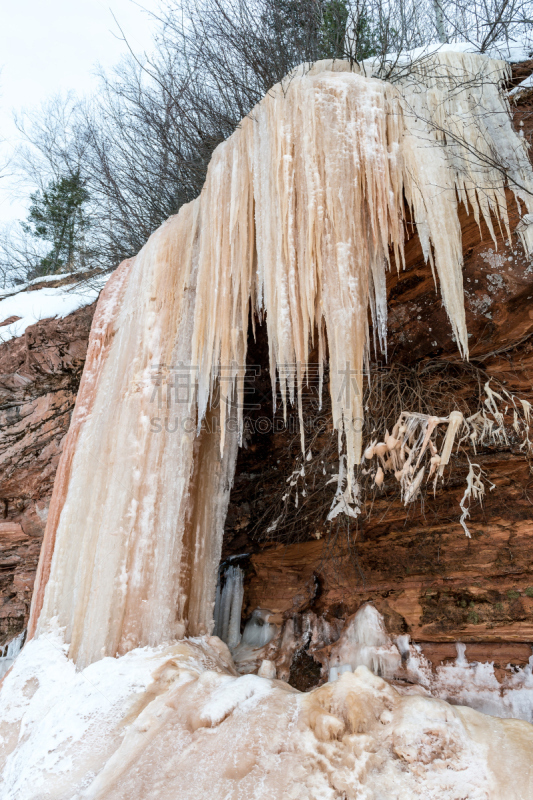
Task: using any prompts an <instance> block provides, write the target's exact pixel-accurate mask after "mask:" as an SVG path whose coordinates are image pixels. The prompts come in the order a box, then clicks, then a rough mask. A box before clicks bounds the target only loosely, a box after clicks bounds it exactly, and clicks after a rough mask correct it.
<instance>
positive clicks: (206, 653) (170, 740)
mask: <svg viewBox="0 0 533 800" xmlns="http://www.w3.org/2000/svg"><path fill="white" fill-rule="evenodd" d="M67 649H68V647H67V646H66V645H64V644H63V638H62V633H61V631H59V630H54V629H53V627H52V628H51V629H50V630H49V631H48V632H46V633H44V634H41V635H40V636H39V637H38V638H36V639H34V640H32V641H30V642H29V643H28V644H27V645H26V647H25V648H24V649H23V651H22V652H21V654H20V655H19V657H18V658H17V660H16V662H15V664H14V666H13V668H12V669H11V671H10V672H9V673H8V675H7V676H6V677H5V679H4V682H3V684H2V687H1V689H0V707H1V708H2V718H1V721H0V760H1V768H2V779H1V781H0V796H1V797H2V798H3V800H15V799H16V800H41V798H42V800H44V799H45V798H47V800H48V798H50V799H51V800H67V799H69V800H70V799H72V800H74V798H76V800H78V799H79V800H82V798H83V799H85V798H91V800H96V799H97V798H101V799H102V800H103V799H104V798H106V799H107V798H109V799H110V800H111V798H113V800H119V798H120V799H121V800H122V799H123V800H136V799H138V800H152V798H153V799H154V800H155V798H157V800H175V798H178V797H179V798H180V800H188V798H190V799H191V800H201V799H202V798H206V799H207V798H209V800H218V799H219V798H220V800H222V798H224V799H225V800H226V798H242V800H246V799H247V798H254V800H259V799H260V798H265V800H266V798H269V800H274V799H276V798H280V799H281V798H284V799H285V798H287V799H289V798H291V799H292V798H294V799H296V798H301V800H309V799H310V798H317V800H318V798H320V800H322V798H324V800H326V799H329V798H331V799H332V800H333V798H339V800H340V799H341V798H343V799H345V800H351V799H352V798H357V799H358V800H360V799H361V798H362V799H364V800H374V799H375V800H378V798H379V799H380V800H381V798H387V800H392V798H398V800H411V798H424V800H430V799H431V798H438V800H447V799H448V798H449V799H450V800H451V799H452V798H453V799H454V800H462V799H463V798H468V799H469V800H482V799H483V800H484V799H485V798H490V800H497V799H498V800H499V799H500V798H501V800H515V799H516V800H518V799H520V800H527V799H528V798H531V797H533V776H532V765H533V726H532V725H531V724H530V723H528V722H525V721H521V720H516V719H499V718H496V717H491V716H487V715H484V714H482V713H480V712H478V711H475V710H473V709H472V708H467V707H463V706H453V705H450V704H448V703H447V702H445V701H444V700H441V699H437V698H434V697H429V696H424V692H425V690H424V689H423V688H422V687H419V686H416V685H412V688H411V690H410V691H411V692H412V693H408V694H406V693H405V689H404V690H402V693H400V691H398V690H397V689H395V688H394V687H393V686H392V685H390V684H389V683H387V682H386V681H385V680H383V679H382V678H379V677H377V676H376V675H374V674H373V673H372V672H371V671H370V670H369V669H368V668H367V667H365V666H364V665H361V666H358V667H356V668H355V671H354V672H351V671H346V670H345V671H343V672H342V674H340V676H339V677H338V678H336V679H335V680H334V681H332V682H328V683H325V684H324V685H323V686H321V687H319V688H317V689H314V690H313V691H311V692H308V693H301V692H298V691H296V690H295V689H293V688H292V687H291V686H289V685H288V684H287V683H285V682H283V681H280V680H276V679H267V678H264V677H259V676H258V675H251V674H249V675H238V674H237V672H236V671H235V668H234V664H233V662H232V659H231V656H230V652H229V650H228V648H227V647H226V645H225V644H224V643H223V642H222V641H221V640H220V639H219V638H218V637H214V636H212V637H199V638H194V639H187V640H183V641H180V642H177V643H176V644H173V645H170V646H160V647H156V648H148V647H145V648H138V649H136V650H133V651H131V652H130V653H128V654H126V655H124V656H122V657H120V658H103V659H101V660H100V661H96V662H94V663H92V664H90V665H89V666H88V667H86V668H85V669H83V670H80V671H76V668H75V666H74V663H73V662H72V661H70V660H69V659H68V658H67V655H66V651H67Z"/></svg>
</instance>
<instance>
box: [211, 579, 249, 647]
mask: <svg viewBox="0 0 533 800" xmlns="http://www.w3.org/2000/svg"><path fill="white" fill-rule="evenodd" d="M221 577H223V578H224V585H223V586H222V587H221V581H220V580H219V582H218V584H217V594H216V599H215V613H214V617H215V628H214V630H213V633H214V635H215V636H218V637H219V638H220V639H222V641H223V642H226V644H227V645H228V647H229V648H230V649H233V648H234V647H236V646H237V645H238V644H239V642H240V641H241V613H242V600H243V596H244V586H243V579H244V573H243V571H242V569H241V568H240V567H228V569H227V570H225V572H224V574H223V576H221Z"/></svg>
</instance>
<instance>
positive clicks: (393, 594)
mask: <svg viewBox="0 0 533 800" xmlns="http://www.w3.org/2000/svg"><path fill="white" fill-rule="evenodd" d="M522 71H523V72H527V71H528V68H527V67H522ZM522 77H525V75H522ZM532 111H533V103H532V102H531V101H530V99H529V98H528V97H527V96H526V97H523V98H521V99H520V100H519V102H518V103H517V105H516V110H515V120H516V123H517V124H518V125H519V127H520V128H522V129H523V130H524V132H525V135H526V136H528V135H529V134H530V132H531V130H532V129H533V121H532V120H533V114H532ZM521 123H523V124H521ZM517 220H518V212H517V210H513V209H511V223H512V227H513V229H514V227H515V226H516V223H517ZM461 224H462V232H463V249H464V255H465V266H464V281H465V289H466V314H467V327H468V332H469V336H470V338H469V344H470V353H471V362H472V365H473V369H472V370H471V371H468V370H463V368H462V367H457V369H458V370H459V372H460V375H459V378H457V373H456V372H453V370H454V364H455V365H457V364H459V362H460V359H459V356H458V354H457V346H456V343H455V342H454V340H453V336H452V331H451V327H450V324H449V322H448V319H447V316H446V312H445V310H444V308H443V307H442V306H441V300H440V297H439V296H438V295H437V294H436V292H435V287H434V283H433V278H432V275H431V269H430V268H429V266H428V265H426V264H425V263H424V258H423V255H422V251H421V247H420V243H419V240H418V237H417V236H416V235H413V236H412V237H411V239H410V240H409V242H408V244H407V248H406V270H405V271H402V272H400V273H399V274H396V273H395V272H393V273H391V274H389V276H388V304H389V309H390V311H389V336H388V343H389V344H388V353H389V363H392V362H393V361H394V363H395V364H397V365H402V366H403V367H405V369H406V370H412V371H413V372H412V373H409V374H412V375H415V372H414V370H416V369H417V366H419V365H421V364H424V363H428V362H432V363H435V364H441V365H442V364H443V363H444V362H446V370H448V371H449V370H451V371H452V373H453V375H454V380H455V379H456V382H455V383H454V384H453V391H454V392H457V393H458V395H460V396H461V397H462V398H464V399H465V402H467V401H468V399H469V398H470V397H471V396H472V395H473V394H474V393H476V392H477V391H478V388H479V387H478V383H479V380H480V378H479V376H480V374H481V373H480V371H483V374H485V373H487V374H488V375H489V376H491V375H492V376H494V377H495V378H497V379H498V380H499V381H501V383H502V384H503V385H505V386H506V388H508V390H509V391H511V392H516V393H517V394H519V395H520V396H521V397H524V398H528V399H530V400H531V399H532V398H531V390H532V383H533V381H532V376H533V345H532V340H531V335H532V334H533V305H532V300H533V265H531V264H530V263H529V261H528V259H526V258H525V256H524V254H523V250H522V248H521V245H520V244H519V242H518V238H517V237H516V236H515V235H513V238H512V240H511V242H508V241H507V240H506V236H505V235H504V234H503V233H502V232H501V231H500V230H499V229H498V227H496V232H497V238H498V247H497V248H496V247H495V245H494V243H493V241H492V239H491V237H490V235H489V232H488V230H487V229H486V228H485V227H483V226H482V229H481V232H480V230H479V228H478V225H477V223H476V222H475V220H474V218H473V215H472V213H470V214H467V213H466V209H463V210H462V214H461ZM93 311H94V308H93V307H92V306H90V307H86V308H84V309H80V310H79V311H77V312H75V313H74V314H72V315H71V316H70V317H67V318H66V319H64V320H43V321H42V322H39V323H38V324H36V325H34V326H32V327H31V328H28V330H27V331H26V333H25V334H24V336H23V337H20V338H19V339H16V340H13V341H11V342H7V343H5V344H3V345H1V346H0V374H1V376H2V377H1V392H2V433H3V436H2V446H1V447H2V449H1V456H0V457H1V461H0V464H1V472H0V499H1V500H2V501H3V504H4V508H3V513H4V518H3V520H2V521H0V546H1V548H2V562H1V567H2V579H1V581H2V582H1V585H0V586H1V595H2V606H1V607H0V636H1V638H0V643H2V642H5V641H7V640H9V639H10V638H12V636H13V635H15V634H16V633H18V632H20V630H22V629H23V628H24V626H25V624H26V622H27V616H28V611H29V604H30V601H31V591H32V585H33V578H34V574H35V570H36V566H37V560H38V556H39V549H40V543H41V537H42V533H43V530H44V523H45V519H46V511H47V506H48V502H49V499H50V495H51V489H52V484H53V479H54V474H55V470H56V467H57V462H58V458H59V455H60V452H61V446H62V440H63V437H64V435H65V432H66V430H67V428H68V424H69V419H70V414H71V411H72V408H73V405H74V402H75V397H76V391H77V387H78V384H79V380H80V377H81V372H82V369H83V363H84V358H85V352H86V347H87V339H88V334H89V329H90V324H91V319H92V314H93ZM0 322H1V321H0ZM428 331H430V333H429V335H428ZM311 360H312V359H311ZM248 363H249V364H250V365H254V364H256V365H258V366H260V367H261V374H260V375H257V378H256V381H255V391H256V398H255V400H256V405H257V406H259V407H258V408H256V409H255V410H254V411H252V412H250V415H249V416H250V419H251V420H255V421H257V420H258V419H259V418H260V417H263V418H268V417H269V416H270V415H271V411H272V409H271V400H270V378H269V375H268V355H267V352H266V342H265V339H264V337H263V336H262V334H261V331H260V330H259V333H258V335H257V339H256V342H255V344H254V345H251V346H250V349H249V356H248ZM450 364H451V366H450ZM476 370H477V371H476ZM435 374H436V376H437V377H436V378H435V382H436V384H437V386H438V382H439V380H442V374H446V375H448V372H445V373H442V372H438V371H437V372H436V373H435ZM445 388H446V389H447V390H448V389H449V387H448V386H447V387H445ZM250 431H251V432H250V434H249V435H248V437H247V448H245V449H243V450H241V452H240V455H239V461H238V465H237V473H236V478H235V484H234V490H233V493H232V498H231V501H230V507H229V512H228V518H227V523H226V533H225V542H224V552H223V558H228V557H230V556H234V555H243V554H248V555H247V557H246V558H245V559H243V560H242V561H241V563H242V564H243V566H244V567H245V570H246V579H245V616H249V615H250V614H251V612H252V611H253V610H254V609H255V608H256V607H261V608H267V609H269V610H270V611H271V612H272V613H273V615H274V617H273V618H274V619H275V620H276V621H277V622H278V623H281V622H283V621H286V620H288V619H290V618H293V617H295V618H296V620H297V621H298V620H299V622H298V624H300V625H303V624H304V622H305V615H306V614H309V613H311V614H315V615H316V616H317V617H323V618H325V619H326V620H328V621H329V622H331V623H332V625H333V628H335V629H340V627H342V623H343V621H344V620H345V619H346V618H347V617H348V616H350V615H351V614H353V613H354V611H356V610H357V609H358V608H359V607H360V606H361V605H362V604H363V603H364V602H367V601H372V603H373V604H374V605H375V606H376V608H378V609H379V610H380V611H381V613H382V614H383V615H384V617H385V620H386V623H387V627H388V629H389V631H390V632H391V633H393V634H396V635H399V634H406V633H409V634H410V635H411V637H412V638H413V640H415V641H417V642H420V643H422V646H423V650H424V653H425V655H426V656H427V657H428V658H429V659H430V660H431V661H433V662H434V663H435V664H437V663H440V662H441V661H442V660H445V659H447V658H452V657H455V655H456V653H455V647H454V642H456V641H463V642H465V643H467V650H466V655H467V657H468V658H470V659H475V660H480V661H484V660H490V661H492V660H495V661H496V665H497V666H498V667H501V668H505V667H506V665H507V664H508V663H512V664H517V665H523V664H525V663H527V661H528V659H529V656H530V655H531V644H530V643H532V642H533V544H532V543H531V542H532V536H533V522H532V521H531V516H532V513H531V512H532V504H533V489H532V487H533V478H532V477H531V473H530V465H529V462H528V459H527V458H526V456H525V455H524V454H523V452H522V451H521V450H520V449H519V445H518V443H514V442H512V441H510V443H509V444H508V445H507V446H502V447H500V448H494V447H493V448H484V449H481V451H480V452H479V453H478V454H477V457H476V463H479V464H480V466H481V467H482V468H483V470H484V471H485V473H486V476H487V478H488V480H489V481H490V482H491V483H492V484H494V489H493V490H492V491H490V492H488V493H487V495H486V497H485V500H484V504H483V507H480V506H476V507H472V509H471V518H470V521H469V528H470V531H471V533H472V538H471V539H468V538H466V537H465V534H464V531H463V529H462V527H461V526H460V524H459V517H460V508H459V502H460V499H461V497H462V495H463V492H464V482H465V476H466V473H467V470H468V465H467V463H466V462H465V461H464V460H460V459H455V461H453V460H452V469H451V470H450V474H449V477H448V478H447V480H446V483H445V485H444V487H443V488H441V489H439V491H438V492H437V494H436V497H435V498H433V496H432V495H430V494H428V497H427V498H426V500H425V502H424V504H423V505H421V504H420V503H418V504H416V506H411V507H408V509H406V508H405V507H404V506H403V504H402V503H401V501H400V498H399V497H398V496H397V494H396V493H395V492H394V491H393V490H392V489H391V488H390V487H388V486H387V484H385V487H384V489H383V490H382V491H380V492H376V495H375V497H374V499H373V507H372V514H371V516H369V517H368V518H364V517H363V518H361V519H359V520H358V521H357V523H355V522H353V523H351V524H350V525H346V523H343V524H342V526H340V525H338V524H334V523H326V521H325V515H324V514H318V513H316V510H313V506H312V505H306V502H304V500H305V498H302V499H301V501H300V502H301V506H300V512H301V513H300V520H301V521H300V524H299V527H298V529H297V530H291V532H290V535H287V536H285V537H284V536H283V534H282V532H279V531H278V532H276V531H275V530H274V531H272V532H270V533H269V532H268V530H267V529H268V527H269V520H270V521H271V517H272V515H271V516H270V517H269V516H268V513H269V508H270V507H271V505H272V503H273V501H274V499H275V498H276V497H278V496H279V495H280V493H281V492H282V491H284V487H286V486H287V478H288V477H289V476H290V475H291V474H292V472H293V470H294V468H295V465H296V463H297V453H298V448H299V440H298V437H297V435H296V433H295V431H294V430H292V429H291V427H290V425H289V427H283V426H280V428H279V430H276V429H274V430H273V431H270V430H269V431H266V432H264V433H263V432H261V430H259V428H258V426H257V425H254V426H253V431H252V426H251V427H250ZM329 436H330V431H328V430H327V428H326V430H325V431H324V432H323V433H321V435H320V437H318V438H317V440H316V442H315V446H316V447H317V448H319V447H320V446H321V444H320V443H321V442H323V441H325V439H326V438H327V437H329ZM330 467H331V469H330ZM324 469H325V470H326V472H328V470H330V472H331V470H332V465H330V464H329V463H327V462H326V463H325V464H324ZM326 477H327V478H328V479H329V477H330V475H329V473H328V474H327V476H326ZM329 488H330V489H331V487H329ZM328 497H330V496H329V495H328ZM262 520H264V521H262ZM309 644H310V643H309V642H307V645H309ZM307 645H306V646H307ZM308 650H309V648H308ZM298 659H299V660H298ZM313 662H314V656H313V653H312V649H311V650H309V652H308V653H307V651H304V652H300V653H295V664H294V668H293V669H292V675H291V682H293V683H294V685H298V688H309V686H312V685H314V683H316V682H318V680H319V679H320V670H319V669H318V670H317V669H315V668H314V665H313ZM316 664H317V665H318V667H319V666H320V664H319V662H318V661H316ZM299 665H300V666H299Z"/></svg>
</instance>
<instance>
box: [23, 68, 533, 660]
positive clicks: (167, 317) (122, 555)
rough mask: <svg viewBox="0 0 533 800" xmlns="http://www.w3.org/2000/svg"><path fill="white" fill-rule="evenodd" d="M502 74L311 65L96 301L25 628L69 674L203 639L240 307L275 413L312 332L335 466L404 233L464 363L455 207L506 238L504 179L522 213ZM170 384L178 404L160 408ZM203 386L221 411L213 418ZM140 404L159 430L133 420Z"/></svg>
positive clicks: (357, 408)
mask: <svg viewBox="0 0 533 800" xmlns="http://www.w3.org/2000/svg"><path fill="white" fill-rule="evenodd" d="M372 69H377V67H376V66H375V65H372V64H366V65H364V70H366V71H367V72H368V71H369V70H370V71H371V70H372ZM506 70H507V67H506V65H505V64H504V63H503V62H497V61H491V60H490V59H487V58H485V57H483V56H476V55H472V54H466V53H441V54H436V55H433V56H431V57H429V58H427V59H425V60H424V61H423V62H422V63H421V64H420V65H418V66H417V67H416V69H415V70H414V71H413V69H412V70H411V71H410V72H409V71H407V73H406V74H405V75H402V74H401V70H400V71H399V73H398V75H393V76H392V77H393V78H394V83H391V82H388V81H384V80H380V79H379V77H366V76H365V74H358V73H356V72H355V71H350V66H349V65H348V64H347V63H345V62H334V63H332V62H320V63H318V64H317V65H315V66H314V67H313V68H312V69H309V70H307V69H305V68H300V69H299V70H297V71H296V72H295V73H294V74H293V75H291V76H289V78H287V80H286V81H285V82H284V83H283V84H282V85H279V86H276V87H274V88H273V89H272V91H271V92H269V94H268V95H267V96H266V97H265V99H264V100H263V101H262V102H261V103H260V104H259V105H258V106H257V107H256V108H255V109H254V110H253V112H252V113H251V114H250V116H249V117H248V118H246V119H244V120H243V122H242V124H241V126H240V128H239V129H238V130H237V131H236V132H235V133H234V134H233V136H231V137H230V138H229V139H228V140H227V141H226V142H224V143H223V144H222V145H220V146H219V147H218V148H217V150H216V151H215V153H214V155H213V159H212V162H211V164H210V167H209V170H208V174H207V180H206V183H205V186H204V188H203V190H202V193H201V195H200V197H199V198H198V199H197V200H195V201H194V202H192V203H190V204H189V205H187V206H184V207H183V208H182V209H181V210H180V212H179V214H178V215H177V216H175V217H173V218H171V219H170V220H169V221H168V222H167V223H165V224H164V225H163V226H162V227H161V228H160V229H159V230H158V231H156V232H155V233H154V234H153V236H152V237H151V238H150V240H149V242H148V243H147V244H146V246H145V247H144V248H143V250H142V251H141V252H140V253H139V255H138V256H137V257H136V258H135V259H133V260H132V261H130V262H128V263H125V264H123V265H122V266H121V267H120V269H119V270H117V272H116V273H115V275H114V276H113V278H112V279H111V281H110V282H109V284H108V286H107V287H106V289H105V290H104V292H103V294H102V297H101V299H100V302H99V307H98V311H97V314H96V317H95V321H94V325H93V331H92V337H91V343H90V347H89V354H88V359H87V366H86V369H85V373H84V377H83V382H82V386H81V390H80V394H79V397H78V402H77V406H76V410H75V413H74V417H73V420H72V425H71V429H70V431H69V434H68V439H67V443H66V446H65V450H64V453H63V457H62V461H61V466H60V468H59V471H58V475H57V478H56V485H55V489H54V496H53V500H52V507H51V511H50V516H49V521H48V526H47V531H46V536H45V544H44V547H43V551H42V556H41V563H40V567H39V575H38V580H37V585H36V591H35V595H34V603H33V609H32V618H31V623H30V636H31V635H32V634H33V633H34V632H35V630H37V632H38V633H39V632H40V631H42V630H43V629H44V627H45V626H46V625H47V623H48V621H49V620H50V619H52V618H53V617H57V618H58V621H59V624H60V625H61V626H64V627H65V629H66V637H67V641H69V643H70V651H69V652H70V656H71V657H72V658H74V659H75V661H76V663H77V664H79V665H80V666H85V665H87V664H89V663H91V662H92V661H95V660H97V659H99V658H101V657H103V656H106V655H115V654H117V653H125V652H127V651H129V650H131V649H132V648H134V647H137V646H139V645H157V644H159V643H161V642H163V641H166V640H169V639H174V638H176V637H180V636H183V635H185V634H191V635H196V634H202V633H208V632H210V631H211V629H212V624H213V623H212V620H213V603H214V599H215V588H216V569H217V565H218V561H219V558H220V547H221V536H222V527H223V522H224V517H225V512H226V508H227V503H228V497H229V489H230V485H231V481H232V476H233V471H234V464H235V457H236V448H237V446H238V440H239V437H240V430H241V425H242V403H241V402H240V401H241V400H242V394H243V379H244V369H243V365H244V363H245V358H246V342H247V330H248V321H249V316H250V313H252V319H253V317H254V314H258V315H259V316H260V317H266V325H267V329H268V339H269V347H270V361H271V376H272V380H273V382H275V381H276V375H277V379H278V380H279V383H280V386H281V392H282V397H283V402H284V403H286V402H287V399H288V398H290V399H293V398H294V399H295V402H297V403H299V404H300V398H301V390H302V385H303V382H304V381H305V376H306V368H307V359H308V352H309V347H310V342H311V341H312V340H313V337H314V336H318V341H319V351H320V354H321V355H320V358H321V359H322V360H324V359H325V358H326V351H327V352H328V358H329V364H330V392H331V399H332V406H333V418H334V424H335V426H336V428H337V429H338V431H339V439H340V442H341V447H343V448H344V450H345V458H346V468H347V473H348V474H349V473H350V472H351V471H352V469H353V466H354V464H355V463H356V462H358V461H359V459H360V455H361V434H360V431H361V424H360V423H361V418H362V414H363V409H362V405H361V392H362V385H361V382H362V370H363V364H364V359H365V353H366V351H367V348H368V309H370V312H371V316H372V319H373V325H374V331H375V332H376V331H377V334H378V338H379V340H380V341H381V344H382V346H383V347H384V346H385V337H386V293H385V270H386V269H387V266H388V265H390V264H391V262H393V263H394V265H395V266H396V267H398V268H401V264H402V249H403V242H404V235H405V234H404V230H405V226H406V224H408V222H409V221H414V223H415V224H416V227H417V230H418V233H419V236H420V238H421V241H422V245H423V248H424V252H425V255H426V258H428V259H429V260H430V261H431V263H432V265H434V267H435V271H436V276H438V282H439V286H440V291H441V294H442V298H443V301H444V304H445V306H446V309H447V311H448V315H449V318H450V322H451V324H452V328H453V330H454V332H455V336H456V339H457V343H458V347H459V348H460V350H461V351H462V352H463V353H464V354H466V353H467V351H468V344H467V333H466V328H465V317H464V307H463V290H462V276H461V263H462V248H461V231H460V226H459V221H458V213H457V210H458V209H457V207H458V201H459V200H460V201H462V202H464V203H465V205H466V206H467V208H469V209H470V210H471V211H472V213H474V214H475V216H476V218H477V219H481V218H482V219H483V220H484V221H485V223H486V224H487V226H488V227H489V230H492V224H493V222H492V220H493V218H494V219H496V220H498V221H499V223H500V224H502V225H503V226H507V211H506V198H505V180H506V177H505V176H507V178H508V180H509V187H510V189H511V191H512V192H513V193H514V195H515V197H517V198H519V200H520V201H521V202H522V203H523V205H524V206H525V209H526V210H527V211H529V212H532V211H533V202H532V201H531V199H530V198H531V195H530V194H529V193H528V192H530V191H531V189H532V188H533V179H532V175H531V169H530V167H529V162H528V160H527V156H526V151H525V146H524V143H523V140H522V139H520V138H519V137H518V136H516V135H515V133H514V132H513V130H512V128H511V123H510V119H509V116H508V113H507V109H506V106H505V102H504V100H503V99H502V97H501V95H500V93H499V87H498V83H499V81H500V80H501V79H502V78H503V77H504V76H505V74H506ZM498 159H499V160H498ZM502 164H504V166H505V175H504V174H503V173H502V168H501V165H502ZM404 198H405V201H406V202H405V203H404ZM491 215H492V216H491ZM184 381H185V383H187V381H189V383H188V384H187V387H188V388H189V389H191V391H189V396H188V397H187V398H185V402H184V403H179V402H175V400H176V399H177V396H178V394H180V393H181V396H182V399H183V382H184ZM154 384H155V385H154ZM157 384H159V385H157ZM193 385H194V386H195V390H194V391H193V390H192V388H191V387H192V386H193ZM215 391H220V393H221V394H223V395H224V396H225V397H226V398H227V400H228V402H222V403H221V404H220V406H219V408H218V409H214V408H212V406H211V404H210V403H211V399H212V397H213V393H214V392H215ZM156 396H157V397H158V398H159V399H160V400H161V401H162V402H165V403H169V404H170V407H171V414H172V422H171V425H170V426H169V425H166V426H165V427H163V425H162V424H161V422H159V423H157V424H155V425H154V422H153V418H154V417H156V416H157V413H158V408H157V404H156V402H155V399H156ZM300 407H301V406H300ZM195 431H198V435H197V436H196V435H195ZM351 485H352V484H351V482H350V481H348V489H347V492H348V494H350V489H351ZM349 499H350V498H348V500H349ZM43 626H44V627H43Z"/></svg>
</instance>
